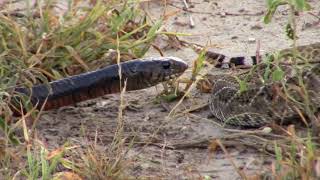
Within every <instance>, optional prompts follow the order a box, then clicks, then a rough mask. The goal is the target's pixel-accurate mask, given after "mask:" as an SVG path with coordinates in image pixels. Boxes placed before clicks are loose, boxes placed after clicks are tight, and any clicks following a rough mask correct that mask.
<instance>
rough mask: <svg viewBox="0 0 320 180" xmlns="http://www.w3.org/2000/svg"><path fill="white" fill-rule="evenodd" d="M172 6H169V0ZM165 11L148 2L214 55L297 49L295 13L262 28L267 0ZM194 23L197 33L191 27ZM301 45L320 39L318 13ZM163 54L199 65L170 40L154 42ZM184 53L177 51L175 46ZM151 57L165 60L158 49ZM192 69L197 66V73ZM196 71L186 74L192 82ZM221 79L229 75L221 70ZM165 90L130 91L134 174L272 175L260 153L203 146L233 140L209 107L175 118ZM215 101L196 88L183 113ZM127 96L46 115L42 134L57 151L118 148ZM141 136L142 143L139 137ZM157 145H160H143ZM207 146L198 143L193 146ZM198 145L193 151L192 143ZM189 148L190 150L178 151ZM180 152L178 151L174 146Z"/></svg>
mask: <svg viewBox="0 0 320 180" xmlns="http://www.w3.org/2000/svg"><path fill="white" fill-rule="evenodd" d="M163 2H164V1H163ZM167 2H168V4H167V5H166V8H164V7H165V6H164V4H162V3H159V2H158V1H154V2H148V1H146V2H143V3H141V5H142V6H143V8H144V9H145V11H146V12H148V13H149V15H150V17H151V18H152V19H154V20H156V19H158V18H159V17H160V16H162V15H163V14H165V15H167V18H168V19H167V20H166V22H165V28H166V30H167V31H171V32H179V33H187V34H191V35H190V36H182V37H180V38H181V39H182V40H185V41H187V42H192V43H197V44H200V45H207V44H209V45H212V50H214V51H216V52H221V53H224V54H227V55H230V56H233V55H254V54H255V51H256V44H257V41H258V40H260V42H261V49H263V50H265V51H273V50H279V49H282V48H286V47H289V44H290V43H289V41H288V40H287V38H286V36H285V34H284V27H285V25H286V22H287V18H288V13H289V10H288V9H287V8H280V11H278V12H277V13H276V14H275V17H274V20H273V21H272V22H271V23H270V24H268V25H265V24H264V23H263V22H262V19H263V15H264V13H265V12H266V4H265V0H241V1H239V0H228V1H217V0H210V1H209V0H191V1H190V2H189V6H190V8H189V10H190V12H186V11H185V10H183V9H184V4H183V1H177V0H171V1H167ZM310 3H311V5H312V7H313V10H312V11H311V12H312V13H313V14H316V15H318V16H319V13H320V10H319V9H320V2H319V1H318V0H310ZM190 17H192V19H193V21H194V27H193V28H191V27H190ZM298 28H299V40H298V43H299V44H310V43H313V42H317V41H318V42H319V41H320V30H319V29H320V22H319V19H317V18H316V17H314V16H312V15H310V14H307V13H305V14H301V16H299V17H298ZM154 44H156V45H158V46H159V47H160V48H162V49H163V52H164V54H165V55H166V56H177V57H180V58H182V59H184V60H185V61H186V62H188V63H189V64H190V66H192V61H193V60H195V58H196V57H197V54H196V53H195V52H194V51H193V50H192V49H191V48H188V47H182V46H181V47H180V49H177V48H173V47H170V48H167V49H166V50H164V49H165V46H166V45H168V44H167V42H166V41H164V40H163V39H161V38H159V39H157V41H156V42H155V43H154ZM175 47H176V46H175ZM147 56H159V54H158V53H157V51H155V50H154V49H151V50H150V52H149V53H148V55H147ZM190 70H191V68H190ZM190 70H189V71H188V72H186V74H185V76H186V77H189V74H190ZM217 72H219V73H224V72H223V71H221V70H217ZM161 90H162V86H161V85H159V86H157V87H152V88H149V89H145V90H140V91H136V92H126V93H125V95H124V100H125V105H126V106H125V108H124V111H123V119H124V136H125V137H126V138H127V140H128V141H130V140H134V142H136V143H137V144H135V145H134V146H133V147H130V148H129V152H128V154H127V157H126V158H127V159H128V160H130V162H131V163H130V164H129V165H128V172H127V173H128V174H130V175H131V176H135V177H160V178H164V179H196V178H200V177H204V176H210V177H211V178H213V179H237V178H239V175H238V174H237V171H236V170H235V168H234V167H233V166H232V164H231V161H230V158H231V159H232V160H233V161H234V163H235V165H236V167H238V168H240V169H243V170H244V172H245V173H246V174H251V175H254V174H256V173H257V174H261V173H262V172H268V171H270V168H271V166H270V159H269V158H268V157H267V156H265V155H264V154H261V153H259V152H257V151H256V150H254V149H249V148H245V147H244V146H235V147H228V148H227V151H228V152H229V155H230V157H229V158H228V157H227V156H226V154H225V153H224V152H223V151H221V150H218V151H215V152H214V153H210V151H209V150H208V148H207V145H206V144H204V145H202V144H201V141H202V140H205V139H214V138H219V137H222V136H224V135H225V132H224V131H223V129H221V128H220V127H218V126H217V125H216V124H215V123H214V121H215V120H214V119H213V118H208V115H209V114H210V113H209V110H208V108H206V107H205V108H201V109H199V110H198V111H195V112H190V113H175V114H173V115H170V116H169V112H170V110H171V109H172V108H173V107H174V106H175V105H176V104H177V103H178V102H177V101H174V102H171V103H168V102H161V103H155V102H156V97H157V95H158V94H159V93H160V92H161ZM208 97H209V95H208V94H204V93H200V92H199V91H198V90H197V89H196V88H194V89H193V90H192V93H191V97H190V98H187V99H185V100H184V101H183V102H182V103H181V104H180V105H179V107H178V111H180V112H181V111H185V110H188V109H190V108H192V107H196V106H200V105H202V104H205V103H206V102H207V100H208ZM119 103H120V96H119V95H118V94H114V95H106V96H104V97H101V98H98V99H95V100H90V101H86V102H83V103H79V104H77V105H75V106H72V107H65V108H61V109H59V110H54V111H49V112H44V113H43V115H42V116H41V119H40V120H39V122H38V124H37V129H38V136H39V137H41V138H42V139H44V140H45V141H46V142H47V143H48V146H49V147H50V148H56V147H59V146H60V145H62V144H64V143H65V142H67V141H70V142H72V143H74V144H85V143H86V142H87V141H93V140H94V139H95V137H96V136H97V137H98V144H100V145H101V146H108V145H110V143H111V141H112V139H113V137H114V133H115V130H116V127H117V123H118V112H119ZM133 137H134V138H133ZM148 139H149V140H150V139H152V143H151V144H149V145H144V144H143V142H147V140H148ZM197 141H198V142H199V143H192V142H197ZM187 143H190V145H186V144H187ZM177 144H185V146H174V145H177ZM174 147H177V148H174Z"/></svg>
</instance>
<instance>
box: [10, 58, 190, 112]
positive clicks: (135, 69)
mask: <svg viewBox="0 0 320 180" xmlns="http://www.w3.org/2000/svg"><path fill="white" fill-rule="evenodd" d="M120 67H121V70H120V73H121V81H120V76H119V66H118V65H117V64H115V65H111V66H107V67H105V68H103V69H99V70H96V71H91V72H88V73H83V74H79V75H75V76H70V77H67V78H64V79H60V80H57V81H53V82H50V83H49V84H48V85H46V84H39V85H34V86H33V87H32V88H25V87H19V88H16V89H15V91H16V92H19V93H22V94H24V95H27V96H29V97H30V99H31V102H32V104H33V105H36V107H37V108H38V109H39V108H41V107H42V106H43V105H44V110H50V109H54V108H59V107H62V106H67V105H71V104H75V103H77V102H81V101H85V100H88V99H94V98H97V97H100V96H103V95H105V94H111V93H118V92H120V91H121V89H122V88H123V87H124V85H125V82H126V90H127V91H133V90H139V89H144V88H148V87H151V86H154V85H156V84H159V83H161V82H164V81H167V80H170V79H172V78H174V77H177V76H180V75H181V74H182V73H183V72H184V71H185V70H186V69H187V68H188V65H187V64H186V63H185V62H183V61H182V60H181V59H179V58H176V57H158V58H145V59H136V60H131V61H127V62H124V63H121V64H120ZM120 84H121V86H122V87H121V86H120ZM18 100H19V99H18Z"/></svg>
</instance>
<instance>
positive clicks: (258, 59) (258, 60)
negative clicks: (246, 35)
mask: <svg viewBox="0 0 320 180" xmlns="http://www.w3.org/2000/svg"><path fill="white" fill-rule="evenodd" d="M260 57H261V56H260V39H259V40H258V41H257V49H256V60H257V62H256V63H257V64H259V63H260V60H261V59H260Z"/></svg>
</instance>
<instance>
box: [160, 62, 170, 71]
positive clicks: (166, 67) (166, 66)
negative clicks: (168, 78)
mask: <svg viewBox="0 0 320 180" xmlns="http://www.w3.org/2000/svg"><path fill="white" fill-rule="evenodd" d="M162 67H163V69H169V68H170V62H167V61H164V62H162Z"/></svg>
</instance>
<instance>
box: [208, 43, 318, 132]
mask: <svg viewBox="0 0 320 180" xmlns="http://www.w3.org/2000/svg"><path fill="white" fill-rule="evenodd" d="M298 51H299V53H300V56H301V59H303V58H306V59H308V60H311V61H318V60H319V61H320V43H317V44H312V45H308V46H300V47H299V48H298ZM289 52H290V49H286V50H283V51H281V52H280V54H282V55H283V57H285V58H286V60H289V59H290V55H289V54H290V53H289ZM229 59H232V58H229ZM239 59H242V60H243V59H245V57H243V58H240V57H238V60H239ZM251 59H253V58H251ZM246 61H248V59H246ZM221 62H222V61H221ZM229 62H230V61H229ZM243 62H245V61H243ZM238 64H241V63H238ZM257 66H259V65H257ZM260 67H265V66H264V65H263V64H262V65H261V66H260ZM281 68H282V69H285V70H286V69H289V70H288V71H285V72H286V73H285V78H284V79H283V81H279V82H275V81H270V82H264V83H262V82H261V81H259V78H258V77H262V76H263V75H264V74H263V73H264V71H263V72H262V71H259V70H258V71H255V72H254V73H253V78H251V79H249V80H248V82H247V87H248V88H247V90H245V91H243V92H240V86H239V81H238V80H237V78H235V77H234V76H231V75H223V76H221V75H216V76H212V77H210V79H211V82H214V84H213V87H212V94H211V98H210V101H209V106H210V110H211V112H212V114H213V115H214V116H215V117H216V118H218V119H219V120H221V121H222V122H223V123H225V124H228V125H234V126H243V127H261V126H263V125H266V124H268V123H271V122H280V123H281V122H287V121H290V120H292V119H294V118H299V112H301V113H302V114H303V113H306V112H305V106H304V105H303V104H304V99H303V97H305V95H302V94H301V92H302V91H301V90H302V88H300V87H299V81H298V78H297V75H296V72H295V71H293V70H292V66H288V65H287V66H281ZM303 68H304V69H303V70H302V76H301V77H302V78H303V83H304V85H305V88H306V90H307V95H308V96H309V98H308V99H309V100H310V106H309V107H311V111H312V112H316V111H319V108H320V63H317V64H316V65H312V66H311V65H310V66H303ZM261 69H264V68H260V70H261ZM238 79H244V76H243V77H238ZM288 95H289V96H288Z"/></svg>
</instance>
